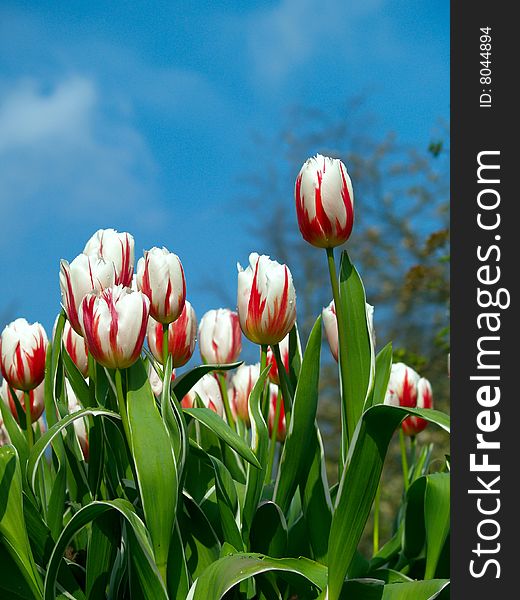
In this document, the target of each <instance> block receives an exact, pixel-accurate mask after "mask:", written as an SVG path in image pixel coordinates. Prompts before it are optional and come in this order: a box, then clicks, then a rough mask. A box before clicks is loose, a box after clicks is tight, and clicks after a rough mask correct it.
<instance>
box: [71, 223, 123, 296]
mask: <svg viewBox="0 0 520 600" xmlns="http://www.w3.org/2000/svg"><path fill="white" fill-rule="evenodd" d="M83 254H86V255H87V256H92V257H94V258H98V259H99V258H102V259H104V260H105V261H107V262H109V263H110V262H112V263H114V265H115V270H116V278H115V284H116V285H119V284H121V285H123V286H125V287H130V286H131V285H132V275H133V273H134V238H133V237H132V236H131V235H130V234H129V233H118V232H117V231H116V230H115V229H98V230H97V231H96V233H95V234H94V235H93V236H92V237H91V238H90V239H89V241H88V242H87V243H86V244H85V248H84V249H83Z"/></svg>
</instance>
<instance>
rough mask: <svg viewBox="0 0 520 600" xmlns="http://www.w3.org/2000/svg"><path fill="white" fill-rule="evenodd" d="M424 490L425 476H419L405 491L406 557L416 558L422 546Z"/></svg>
mask: <svg viewBox="0 0 520 600" xmlns="http://www.w3.org/2000/svg"><path fill="white" fill-rule="evenodd" d="M425 491H426V477H420V478H419V479H417V480H416V481H414V482H413V483H412V485H411V486H410V487H409V488H408V491H407V493H406V507H405V514H404V548H403V551H404V554H405V555H406V557H407V558H416V557H417V556H419V554H420V553H421V552H422V550H423V548H424V543H425V540H426V529H425V526H424V492H425ZM429 579H431V578H429Z"/></svg>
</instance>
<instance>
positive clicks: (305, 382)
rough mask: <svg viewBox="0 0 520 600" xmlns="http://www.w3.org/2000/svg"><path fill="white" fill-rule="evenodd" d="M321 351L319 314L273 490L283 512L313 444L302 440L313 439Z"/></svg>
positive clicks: (309, 459)
mask: <svg viewBox="0 0 520 600" xmlns="http://www.w3.org/2000/svg"><path fill="white" fill-rule="evenodd" d="M320 350H321V316H320V317H318V319H317V320H316V323H315V324H314V327H313V328H312V331H311V334H310V336H309V341H308V343H307V347H306V349H305V353H304V355H303V361H302V366H301V369H300V376H299V378H298V385H297V386H296V391H295V394H294V404H293V409H292V415H291V421H290V423H289V430H288V432H287V437H286V440H285V444H284V447H283V450H282V456H281V459H280V468H279V470H278V476H277V479H276V484H275V490H274V498H273V499H274V501H275V502H276V504H278V506H279V507H280V508H281V509H282V511H283V512H284V514H285V513H287V510H288V508H289V504H290V502H291V499H292V497H293V496H294V493H295V491H296V488H297V487H298V485H299V484H300V483H305V475H306V474H307V473H308V471H309V468H310V466H311V463H312V460H313V456H314V450H315V447H314V445H313V444H310V445H309V444H303V443H302V440H308V439H313V438H314V435H315V433H314V427H315V425H314V423H315V420H316V410H317V408H318V383H319V364H320Z"/></svg>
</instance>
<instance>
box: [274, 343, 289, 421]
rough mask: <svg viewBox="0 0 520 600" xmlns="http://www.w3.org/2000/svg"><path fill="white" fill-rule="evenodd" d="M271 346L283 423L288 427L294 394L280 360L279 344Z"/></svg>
mask: <svg viewBox="0 0 520 600" xmlns="http://www.w3.org/2000/svg"><path fill="white" fill-rule="evenodd" d="M271 348H272V350H273V354H274V357H275V359H276V366H277V368H278V379H279V381H280V388H281V390H282V398H283V408H284V411H285V424H286V427H287V428H288V427H289V422H290V420H291V412H292V400H293V396H294V394H293V392H292V386H291V382H290V381H289V375H288V374H287V371H286V370H285V366H284V364H283V361H282V354H281V352H280V344H274V346H271Z"/></svg>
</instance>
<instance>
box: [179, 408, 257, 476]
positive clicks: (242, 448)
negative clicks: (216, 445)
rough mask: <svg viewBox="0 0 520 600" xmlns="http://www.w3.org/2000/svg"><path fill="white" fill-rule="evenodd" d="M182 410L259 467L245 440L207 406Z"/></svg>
mask: <svg viewBox="0 0 520 600" xmlns="http://www.w3.org/2000/svg"><path fill="white" fill-rule="evenodd" d="M183 412H184V413H185V414H187V415H189V416H190V417H193V418H194V419H196V420H197V421H199V422H200V423H202V424H203V425H205V426H206V427H207V428H208V429H210V430H211V431H212V432H213V433H214V434H215V435H216V436H218V437H219V438H220V439H221V440H222V441H223V442H224V443H225V444H227V445H228V446H230V447H231V448H233V450H235V452H237V453H238V454H239V455H240V456H241V457H242V458H244V459H245V460H247V462H249V463H251V464H252V465H253V466H255V467H257V468H260V463H259V462H258V460H257V458H256V456H255V455H254V454H253V452H252V451H251V448H249V446H248V445H247V444H246V442H245V441H244V440H243V439H242V438H241V437H240V436H239V435H237V434H236V433H235V432H234V431H233V430H232V429H231V427H230V426H229V425H228V424H227V423H226V422H225V421H224V420H223V419H222V418H221V417H219V416H218V415H217V413H215V412H213V411H212V410H210V409H209V408H184V409H183Z"/></svg>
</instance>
